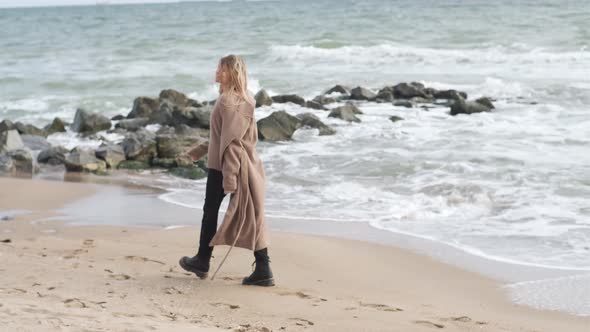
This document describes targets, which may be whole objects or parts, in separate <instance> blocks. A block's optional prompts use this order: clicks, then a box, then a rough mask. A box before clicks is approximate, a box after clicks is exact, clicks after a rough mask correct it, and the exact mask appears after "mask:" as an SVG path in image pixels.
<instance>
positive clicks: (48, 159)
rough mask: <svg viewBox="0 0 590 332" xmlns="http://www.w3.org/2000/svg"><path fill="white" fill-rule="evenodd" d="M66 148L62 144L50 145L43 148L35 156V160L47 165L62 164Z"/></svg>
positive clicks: (66, 151)
mask: <svg viewBox="0 0 590 332" xmlns="http://www.w3.org/2000/svg"><path fill="white" fill-rule="evenodd" d="M68 152H69V151H68V149H66V148H64V147H62V146H55V147H50V148H49V149H46V150H43V151H41V152H40V153H39V155H38V156H37V162H39V163H42V164H49V165H54V166H55V165H62V164H63V163H64V160H65V159H66V154H67V153H68Z"/></svg>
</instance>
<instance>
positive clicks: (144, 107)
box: [127, 97, 160, 119]
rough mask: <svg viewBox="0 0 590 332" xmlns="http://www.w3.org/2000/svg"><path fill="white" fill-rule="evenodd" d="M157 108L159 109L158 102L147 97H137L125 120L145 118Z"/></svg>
mask: <svg viewBox="0 0 590 332" xmlns="http://www.w3.org/2000/svg"><path fill="white" fill-rule="evenodd" d="M158 108H160V100H158V99H154V98H149V97H137V98H135V100H134V101H133V108H132V109H131V112H129V114H127V118H128V119H135V118H147V117H149V116H150V115H151V114H152V112H154V111H155V110H157V109H158Z"/></svg>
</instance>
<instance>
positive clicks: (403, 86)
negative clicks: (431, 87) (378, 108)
mask: <svg viewBox="0 0 590 332" xmlns="http://www.w3.org/2000/svg"><path fill="white" fill-rule="evenodd" d="M393 96H394V97H395V98H400V99H410V98H413V97H422V98H431V97H432V96H429V95H427V94H426V92H424V85H423V84H421V83H416V82H412V83H410V84H408V83H400V84H398V85H395V86H393Z"/></svg>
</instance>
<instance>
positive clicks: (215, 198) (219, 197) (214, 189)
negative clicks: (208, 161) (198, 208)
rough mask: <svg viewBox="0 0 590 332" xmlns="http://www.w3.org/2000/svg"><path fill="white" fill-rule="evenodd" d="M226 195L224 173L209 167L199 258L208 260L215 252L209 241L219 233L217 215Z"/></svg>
mask: <svg viewBox="0 0 590 332" xmlns="http://www.w3.org/2000/svg"><path fill="white" fill-rule="evenodd" d="M224 197H225V193H224V192H223V174H222V173H221V171H218V170H216V169H209V174H208V175H207V185H206V189H205V204H204V205H203V220H202V221H201V236H200V238H199V252H198V253H197V256H198V257H199V258H201V259H204V260H207V261H208V260H209V259H210V258H211V254H212V253H213V247H210V246H209V242H211V239H213V236H214V235H215V233H217V217H218V215H219V207H220V206H221V202H222V201H223V198H224Z"/></svg>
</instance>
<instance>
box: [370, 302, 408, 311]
mask: <svg viewBox="0 0 590 332" xmlns="http://www.w3.org/2000/svg"><path fill="white" fill-rule="evenodd" d="M360 305H361V307H366V308H373V309H377V310H381V311H391V312H399V311H404V309H401V308H395V307H390V306H388V305H386V304H378V303H363V302H360Z"/></svg>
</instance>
